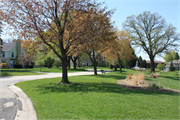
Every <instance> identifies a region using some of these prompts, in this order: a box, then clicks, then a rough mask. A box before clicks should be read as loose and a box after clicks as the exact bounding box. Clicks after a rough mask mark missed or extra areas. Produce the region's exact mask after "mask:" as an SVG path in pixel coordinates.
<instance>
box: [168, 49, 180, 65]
mask: <svg viewBox="0 0 180 120" xmlns="http://www.w3.org/2000/svg"><path fill="white" fill-rule="evenodd" d="M164 59H165V60H166V63H167V62H171V61H173V60H178V59H179V55H178V53H177V52H175V51H173V52H168V53H166V55H165V57H164Z"/></svg>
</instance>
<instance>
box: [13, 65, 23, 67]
mask: <svg viewBox="0 0 180 120" xmlns="http://www.w3.org/2000/svg"><path fill="white" fill-rule="evenodd" d="M14 68H22V65H14Z"/></svg>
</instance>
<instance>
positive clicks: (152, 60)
mask: <svg viewBox="0 0 180 120" xmlns="http://www.w3.org/2000/svg"><path fill="white" fill-rule="evenodd" d="M150 59H151V73H155V64H154V58H150Z"/></svg>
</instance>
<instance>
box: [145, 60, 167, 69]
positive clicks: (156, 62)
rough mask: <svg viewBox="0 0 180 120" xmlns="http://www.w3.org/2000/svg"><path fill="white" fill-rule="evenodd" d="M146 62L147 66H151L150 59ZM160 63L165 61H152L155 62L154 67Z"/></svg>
mask: <svg viewBox="0 0 180 120" xmlns="http://www.w3.org/2000/svg"><path fill="white" fill-rule="evenodd" d="M146 63H147V68H151V61H146ZM159 63H161V64H164V63H165V62H162V61H154V64H155V68H156V67H157V65H158V64H159Z"/></svg>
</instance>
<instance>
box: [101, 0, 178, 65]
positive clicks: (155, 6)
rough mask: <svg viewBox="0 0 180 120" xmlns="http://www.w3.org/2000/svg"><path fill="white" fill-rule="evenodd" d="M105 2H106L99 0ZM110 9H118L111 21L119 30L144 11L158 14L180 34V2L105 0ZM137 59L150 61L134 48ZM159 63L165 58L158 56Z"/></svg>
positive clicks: (176, 0) (166, 0) (142, 52)
mask: <svg viewBox="0 0 180 120" xmlns="http://www.w3.org/2000/svg"><path fill="white" fill-rule="evenodd" d="M99 1H100V2H103V1H104V0H99ZM105 5H107V7H108V9H114V8H116V11H115V13H114V14H113V16H112V18H111V20H112V21H114V22H115V26H117V27H118V28H119V30H123V27H122V23H123V22H125V21H126V18H127V17H128V16H131V15H136V16H137V15H139V14H142V13H143V12H144V11H150V12H151V13H158V14H159V15H160V16H162V17H163V18H164V19H165V20H166V23H167V24H168V25H169V24H172V25H173V26H174V27H176V28H177V31H176V32H177V33H180V12H179V11H180V0H105ZM134 49H135V53H136V55H137V57H139V56H141V57H142V58H143V59H145V60H149V56H148V55H147V54H146V52H144V51H143V50H140V49H139V48H134ZM179 54H180V51H179ZM155 60H157V61H165V60H164V59H163V57H160V56H157V57H156V58H155Z"/></svg>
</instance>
